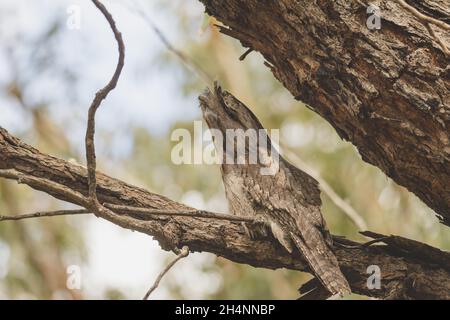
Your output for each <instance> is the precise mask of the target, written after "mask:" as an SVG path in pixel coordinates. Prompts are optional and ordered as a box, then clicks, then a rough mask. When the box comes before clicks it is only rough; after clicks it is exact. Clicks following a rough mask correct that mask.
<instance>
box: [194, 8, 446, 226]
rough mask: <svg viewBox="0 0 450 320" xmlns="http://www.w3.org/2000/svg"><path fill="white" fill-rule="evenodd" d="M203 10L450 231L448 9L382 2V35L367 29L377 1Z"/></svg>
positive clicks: (380, 31)
mask: <svg viewBox="0 0 450 320" xmlns="http://www.w3.org/2000/svg"><path fill="white" fill-rule="evenodd" d="M201 2H203V3H204V5H205V7H206V11H207V12H208V14H210V15H212V16H214V17H216V18H217V19H218V20H220V21H221V22H222V23H223V24H225V25H226V26H227V27H221V31H222V32H223V33H225V34H227V35H229V36H232V37H234V38H236V39H239V40H240V41H241V43H242V44H243V45H244V46H246V47H250V48H252V49H253V50H257V51H259V52H261V53H262V55H263V56H264V57H265V59H266V60H267V61H268V62H269V63H268V64H267V65H268V66H270V68H271V70H272V72H273V73H274V75H275V77H276V78H277V79H278V80H280V81H281V82H282V83H283V85H284V86H285V87H286V88H287V89H288V90H289V91H290V92H291V93H292V95H293V96H294V97H295V98H296V99H299V100H302V101H303V102H305V103H307V104H309V105H310V106H311V107H312V108H313V109H314V110H315V111H316V112H317V113H318V114H320V115H321V116H322V117H323V118H325V119H326V120H327V121H328V122H330V123H331V124H332V125H333V126H334V128H335V129H336V131H337V132H338V134H339V135H340V136H341V137H342V138H343V139H345V140H349V141H351V142H352V143H353V144H354V145H356V146H357V147H358V150H359V152H360V153H361V155H362V157H363V159H364V160H365V161H367V162H369V163H371V164H373V165H376V166H377V167H379V168H380V169H381V170H383V171H384V172H385V173H386V174H387V175H388V176H390V177H391V178H392V179H394V180H395V181H396V182H397V183H398V184H400V185H402V186H405V187H406V188H407V189H408V190H410V191H412V192H414V193H415V194H416V195H417V196H418V197H419V198H420V199H422V200H423V201H424V202H425V203H426V204H427V205H428V206H429V207H430V208H432V209H433V210H435V212H436V213H438V214H439V215H440V216H442V218H443V223H445V224H447V225H450V184H449V183H448V182H449V181H450V130H449V129H448V128H449V126H450V90H449V88H450V68H449V66H448V62H449V59H448V58H447V57H446V56H445V54H444V52H443V50H442V49H441V47H442V45H443V44H444V45H445V44H446V46H447V47H449V43H450V35H449V33H448V28H449V27H448V22H447V21H448V20H449V18H450V7H449V6H448V1H447V0H425V1H419V2H414V1H409V2H408V3H409V4H410V5H414V6H416V9H417V10H416V11H417V12H419V11H420V12H422V13H421V14H420V15H417V13H416V14H413V13H412V12H411V11H410V10H408V9H405V7H403V6H402V5H401V4H400V3H399V2H397V1H387V0H385V1H377V4H378V5H379V7H380V9H381V16H382V21H381V29H380V30H369V29H368V28H367V26H366V21H367V18H368V15H367V13H366V10H367V6H368V5H369V1H356V0H353V1H348V0H334V1H309V0H301V1H298V0H295V1H294V0H280V1H269V2H266V1H259V0H245V1H243V0H201ZM418 16H419V17H420V18H418ZM425 16H426V17H428V18H424V17H425ZM424 19H427V20H426V21H427V22H430V21H431V22H433V27H432V28H433V29H434V31H433V29H431V31H432V32H435V33H439V35H436V34H434V35H433V34H430V32H429V31H428V30H427V27H426V26H424V25H423V21H424ZM430 28H431V27H430ZM436 39H438V40H439V41H437V40H436ZM441 42H442V43H441Z"/></svg>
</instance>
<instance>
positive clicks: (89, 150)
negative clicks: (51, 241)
mask: <svg viewBox="0 0 450 320" xmlns="http://www.w3.org/2000/svg"><path fill="white" fill-rule="evenodd" d="M92 2H93V3H94V5H95V6H96V7H97V8H98V9H99V10H100V12H101V13H102V14H103V15H104V16H105V18H106V20H108V23H109V26H110V27H111V30H112V31H113V33H114V37H115V38H116V41H117V45H118V49H119V60H118V62H117V66H116V70H115V71H114V74H113V76H112V78H111V80H110V81H109V82H108V84H107V85H106V86H105V87H104V88H102V89H100V90H99V91H97V93H96V94H95V98H94V100H93V101H92V103H91V106H90V107H89V112H88V122H87V129H86V138H85V143H86V161H87V169H88V184H89V199H90V201H91V204H92V205H93V206H94V207H97V206H98V201H97V195H96V189H97V179H96V167H97V163H96V159H95V144H94V136H95V113H96V112H97V109H98V108H99V107H100V104H101V102H102V101H103V99H105V98H106V96H107V95H108V94H109V92H111V90H113V89H114V88H115V87H116V85H117V81H118V80H119V77H120V73H121V72H122V68H123V65H124V61H125V45H124V43H123V40H122V34H121V33H120V32H119V30H117V27H116V23H115V21H114V19H113V17H112V16H111V14H110V13H109V12H108V10H107V9H106V8H105V6H104V5H103V4H102V3H101V2H100V1H98V0H92Z"/></svg>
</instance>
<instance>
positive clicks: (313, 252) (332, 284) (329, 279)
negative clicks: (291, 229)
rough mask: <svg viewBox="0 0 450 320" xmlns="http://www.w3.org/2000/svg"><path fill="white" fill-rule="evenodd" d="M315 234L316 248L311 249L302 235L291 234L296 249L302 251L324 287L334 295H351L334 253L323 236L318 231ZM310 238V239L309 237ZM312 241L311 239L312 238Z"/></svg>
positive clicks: (315, 230)
mask: <svg viewBox="0 0 450 320" xmlns="http://www.w3.org/2000/svg"><path fill="white" fill-rule="evenodd" d="M310 232H312V233H314V235H313V237H314V238H315V241H313V243H314V246H313V247H312V246H311V247H310V246H308V244H307V243H306V242H305V240H304V238H303V237H301V236H300V235H297V234H294V233H291V237H292V240H293V242H294V243H295V245H296V247H297V248H298V249H299V250H300V251H301V253H302V254H303V256H304V257H305V259H306V261H307V262H308V264H309V266H310V268H311V269H312V271H313V273H314V274H315V276H316V277H317V278H318V279H319V281H320V282H321V283H322V285H323V286H324V287H325V288H326V289H327V290H328V291H329V292H330V293H331V294H332V295H337V294H338V295H340V296H344V295H346V294H349V293H351V290H350V286H349V284H348V282H347V279H345V277H344V275H343V274H342V272H341V269H340V268H339V264H338V261H337V259H336V256H335V255H334V253H333V251H331V249H330V247H329V246H328V244H327V243H326V242H325V239H324V238H323V235H322V234H321V232H320V231H319V230H317V229H314V231H312V230H311V231H310ZM308 238H310V237H308ZM310 239H311V238H310Z"/></svg>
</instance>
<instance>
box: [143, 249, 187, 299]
mask: <svg viewBox="0 0 450 320" xmlns="http://www.w3.org/2000/svg"><path fill="white" fill-rule="evenodd" d="M188 255H189V247H187V246H184V247H183V248H182V249H181V251H180V253H179V254H178V256H177V257H176V258H175V259H174V260H173V261H172V262H170V263H169V264H168V265H167V266H166V267H165V268H164V270H163V271H162V272H161V273H160V274H159V275H158V277H157V278H156V280H155V282H154V283H153V285H152V286H151V288H150V289H149V290H148V291H147V293H146V294H145V296H144V298H143V299H142V300H148V298H149V297H150V295H151V294H152V292H153V291H155V290H156V288H158V286H159V283H160V282H161V280H162V278H163V277H164V275H165V274H166V273H167V272H168V271H169V270H170V269H171V268H172V267H173V266H174V265H175V264H176V263H177V262H178V261H180V260H181V259H183V258H185V257H187V256H188Z"/></svg>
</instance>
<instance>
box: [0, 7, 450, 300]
mask: <svg viewBox="0 0 450 320" xmlns="http://www.w3.org/2000/svg"><path fill="white" fill-rule="evenodd" d="M152 2H153V1H152ZM194 2H195V0H194V1H173V2H172V1H171V2H166V1H160V0H158V1H157V4H156V5H154V3H153V5H154V7H153V8H157V9H158V10H161V12H164V14H165V15H167V16H170V17H172V21H173V26H172V27H173V28H174V30H175V33H176V34H177V37H176V39H171V40H173V42H174V43H176V47H177V48H178V49H181V50H182V51H183V52H185V53H186V54H188V55H189V56H190V57H192V59H193V60H195V61H196V62H197V63H198V64H199V65H201V66H202V68H203V69H204V70H207V72H208V73H209V74H210V75H212V76H213V77H214V78H217V79H218V80H219V81H220V82H221V84H222V85H223V87H224V88H225V89H226V90H228V91H230V92H232V93H233V94H234V95H236V96H237V97H238V98H239V99H241V100H242V101H243V102H244V103H245V104H246V105H248V106H249V107H250V108H251V109H252V110H253V111H254V113H255V114H256V115H257V116H258V118H259V119H260V120H261V122H262V124H263V125H264V127H266V128H268V129H271V128H276V129H280V130H281V137H280V138H281V140H282V142H283V144H284V145H285V146H287V147H289V148H290V150H291V151H293V152H295V153H296V154H297V155H298V156H299V157H301V158H302V159H303V160H304V161H306V162H307V163H308V164H310V165H311V166H312V167H314V168H315V169H317V170H318V171H320V173H321V175H322V177H323V178H324V179H325V180H326V181H327V182H328V183H329V184H330V185H331V186H332V187H333V188H334V190H335V191H336V192H337V193H338V194H339V195H340V196H341V197H342V198H343V199H345V200H346V201H348V203H350V204H351V205H352V206H353V207H354V208H355V209H356V211H357V212H358V213H359V214H360V215H361V216H362V217H363V218H364V220H365V221H366V223H367V225H368V226H369V229H370V230H373V231H376V232H380V233H385V234H397V235H402V236H405V237H409V238H413V239H416V240H419V241H422V242H426V243H429V244H431V245H434V246H437V247H440V248H444V249H449V248H450V235H449V233H448V232H445V231H446V230H445V229H444V227H443V226H442V225H440V224H439V223H438V221H437V219H436V218H434V216H433V214H432V213H431V212H430V209H428V208H427V207H426V206H425V205H423V204H422V203H421V202H420V201H419V200H418V199H417V198H416V197H415V196H414V195H412V194H411V193H409V192H407V191H406V190H405V189H404V188H402V187H399V186H398V185H396V184H395V183H394V182H393V181H392V180H390V179H389V178H387V177H386V176H385V175H384V174H383V173H382V172H381V171H380V170H379V169H377V168H375V167H373V166H371V165H369V164H366V163H364V162H363V161H362V160H361V157H360V156H359V154H358V153H357V151H356V149H355V148H354V147H353V146H352V145H351V144H350V143H346V142H343V141H342V140H341V139H340V138H339V137H338V136H337V134H336V132H335V131H334V129H333V128H332V127H331V126H330V125H329V124H328V123H327V122H326V121H325V120H323V119H321V118H320V117H319V116H317V115H316V114H315V113H313V112H312V111H310V110H309V108H307V107H306V106H305V105H303V104H302V103H300V102H297V101H295V100H294V99H293V97H292V96H291V95H290V93H289V92H287V90H286V89H284V88H283V87H282V86H281V84H280V83H278V82H277V80H276V79H275V78H274V77H273V75H272V74H271V73H270V71H269V70H268V68H267V67H265V66H264V64H263V63H264V59H263V58H262V57H261V56H260V54H259V53H256V52H252V53H251V54H250V55H249V56H247V58H246V59H245V60H244V61H239V59H238V58H239V56H240V55H241V54H242V53H243V52H244V51H245V50H246V49H245V48H243V47H241V45H240V44H239V43H238V42H237V41H235V40H233V39H230V38H228V37H226V36H224V35H221V34H219V33H218V32H217V29H216V28H214V27H213V26H212V25H213V24H214V23H218V22H217V21H215V20H214V19H213V18H210V17H206V16H205V15H204V14H203V12H202V11H201V10H202V9H201V6H200V5H199V4H198V3H194ZM155 15H156V13H155ZM0 19H1V16H0ZM48 25H49V26H48V28H47V30H46V32H43V33H42V34H40V35H38V36H36V37H35V38H30V39H28V38H27V37H26V36H24V35H21V36H20V39H21V41H24V45H26V46H28V47H30V48H34V50H32V54H31V55H29V56H27V57H26V59H27V61H26V63H25V65H27V66H30V68H31V69H33V70H34V71H33V72H28V73H23V72H19V71H20V70H23V68H24V67H23V66H22V64H23V61H22V60H23V57H21V60H20V61H18V60H17V55H16V53H17V52H15V51H14V50H15V48H13V47H11V46H8V43H7V42H5V47H2V48H1V49H2V50H4V52H7V53H8V54H4V55H1V56H0V58H1V59H7V60H8V61H7V63H8V64H10V65H12V66H14V64H18V65H17V67H16V68H13V69H15V70H16V72H13V73H12V74H11V75H10V78H9V79H7V81H6V82H5V83H6V85H5V86H4V87H3V88H0V90H2V93H1V94H2V95H7V96H8V97H9V98H10V99H12V100H14V101H15V103H16V104H17V106H18V108H19V109H20V110H19V109H18V110H17V112H19V113H23V114H25V115H26V116H27V117H29V118H30V119H31V121H30V122H31V125H29V126H25V128H21V129H20V130H18V131H20V137H22V138H24V139H26V140H27V142H29V143H31V144H33V145H34V146H36V147H37V148H41V149H42V150H45V151H46V152H48V153H51V154H53V155H56V156H60V157H63V158H66V159H69V158H75V159H82V158H83V157H84V156H83V154H82V152H80V151H79V150H82V148H80V146H74V145H72V142H71V141H73V140H71V139H69V138H70V137H68V132H67V130H65V124H62V123H58V121H57V120H56V119H55V118H54V117H53V115H52V113H51V112H49V109H48V105H49V104H51V102H52V101H51V98H50V97H49V101H39V100H33V99H32V98H30V95H27V94H26V92H27V88H28V86H29V85H30V83H32V82H33V77H34V76H36V74H38V73H39V72H44V71H46V72H48V71H49V69H52V68H54V69H55V70H53V72H54V73H57V72H59V74H60V75H61V78H60V79H61V81H64V82H65V83H66V84H67V87H70V86H71V85H73V84H74V83H75V82H77V81H80V79H78V78H77V76H76V74H75V73H74V72H72V71H73V70H71V69H70V68H65V67H64V66H60V65H57V64H56V63H54V62H55V61H57V59H56V57H55V56H53V55H54V54H55V52H54V50H53V48H55V47H57V46H58V41H57V39H58V37H60V36H61V25H62V24H61V22H60V21H58V19H56V21H55V22H54V23H52V22H49V23H48ZM163 31H164V30H163ZM142 32H143V33H150V32H151V30H150V29H148V30H142ZM0 43H3V42H2V41H0ZM42 48H44V49H42ZM55 59H56V60H55ZM157 63H158V72H169V73H171V74H173V75H174V81H176V82H177V87H178V88H179V92H178V93H177V94H179V93H182V94H183V95H184V96H185V97H186V99H196V96H197V95H198V94H199V93H200V92H201V91H202V90H204V87H205V84H204V83H202V82H201V80H199V79H198V78H197V77H196V76H195V75H193V74H192V73H191V72H189V71H188V70H187V69H185V68H184V67H183V66H182V64H181V63H180V61H179V60H178V59H177V58H176V57H175V56H174V55H173V54H172V53H171V52H168V51H166V50H163V51H161V53H160V55H159V59H158V60H157ZM143 69H144V70H139V72H140V73H145V72H149V73H150V72H155V70H154V69H151V67H150V66H143ZM147 69H148V70H147ZM180 70H181V71H180ZM180 74H181V76H180ZM25 76H26V77H25ZM81 80H82V79H81ZM69 91H70V90H68V92H69ZM73 94H74V93H73V92H71V93H68V95H67V97H68V99H74V100H75V101H76V100H77V98H78V97H73V96H71V95H73ZM0 111H1V109H0ZM63 112H67V113H70V112H72V111H71V110H69V109H64V111H63ZM193 120H195V119H185V120H183V121H180V122H177V123H172V124H170V126H168V130H167V131H166V132H165V133H164V134H158V135H157V134H154V133H152V132H151V131H150V130H149V129H148V128H144V127H139V126H133V127H131V128H130V130H129V131H130V132H131V133H132V134H131V139H132V140H133V143H132V148H131V152H130V153H129V154H127V155H126V156H124V157H122V158H120V160H117V161H115V163H114V164H111V163H110V162H108V159H103V160H100V161H101V162H102V163H101V165H102V166H103V167H108V169H109V172H116V173H117V174H118V175H119V176H121V178H122V179H126V180H127V181H129V182H130V183H134V184H138V185H141V186H144V187H146V188H148V189H150V190H152V191H154V192H158V193H161V194H163V195H166V196H168V197H170V198H172V199H174V200H177V201H183V202H186V203H188V204H191V205H195V206H198V207H203V208H205V209H210V210H214V211H222V212H226V211H227V204H226V200H225V197H224V192H223V186H222V183H221V177H220V171H219V168H218V166H207V165H179V166H177V165H174V164H173V163H172V161H171V159H170V153H171V149H172V147H173V146H174V145H175V144H176V142H173V141H171V140H170V135H171V133H172V131H173V130H174V129H176V128H186V129H188V130H189V131H190V132H192V131H193V122H192V121H193ZM197 120H200V112H199V111H198V118H197ZM0 121H1V115H0ZM0 125H1V122H0ZM204 128H206V125H204ZM100 134H101V133H100ZM113 170H114V171H113ZM322 199H323V212H324V215H325V217H326V220H327V222H328V226H329V228H330V230H332V232H333V233H335V234H342V235H345V236H347V237H349V238H352V239H356V240H363V238H362V237H361V236H360V235H359V234H358V230H357V228H356V227H355V226H354V225H353V223H352V222H351V221H350V220H349V219H348V218H347V216H346V215H345V214H344V213H343V212H341V210H340V209H339V208H337V207H336V205H335V204H334V203H333V202H332V201H331V200H330V199H329V198H328V197H327V196H323V197H322ZM0 201H1V202H0V212H1V213H2V214H18V213H24V212H32V211H36V210H54V209H58V208H63V207H64V206H65V205H64V204H61V203H60V202H57V201H56V200H53V199H52V198H51V197H49V196H47V195H45V194H41V193H38V192H33V191H32V190H30V189H27V188H25V187H23V186H17V185H16V184H15V183H12V182H9V181H5V180H0ZM82 226H83V225H82V220H77V219H76V218H71V217H67V218H52V219H42V220H33V221H31V220H30V221H25V222H21V223H17V222H4V223H1V224H0V298H44V299H49V298H75V299H77V298H82V294H81V293H79V292H76V291H70V290H67V289H65V288H66V287H65V267H66V265H67V264H68V263H69V261H78V262H82V261H85V259H86V252H85V250H84V245H83V239H82V235H83V234H82V233H81V232H78V231H79V229H80V227H82ZM202 257H204V258H202ZM196 259H197V258H196ZM2 263H3V264H5V263H6V266H3V265H2ZM187 263H190V264H191V266H193V267H194V268H195V269H196V271H197V272H198V274H196V275H190V277H191V278H192V279H188V278H187V277H185V276H184V275H183V276H181V277H180V276H177V275H175V274H171V273H169V274H168V276H167V278H165V279H164V283H163V284H162V287H163V288H165V289H166V290H168V292H169V296H170V297H173V298H183V299H186V298H193V297H197V298H210V299H214V298H221V299H283V298H285V299H295V298H297V296H298V294H297V288H298V287H299V286H300V284H301V283H303V282H305V281H306V280H308V279H309V278H310V276H309V275H307V274H302V273H299V272H294V271H288V270H276V271H272V270H264V269H257V268H253V267H250V266H246V265H239V264H235V263H232V262H230V261H227V260H225V259H222V258H216V257H211V256H210V255H207V254H202V256H201V257H200V258H199V259H198V260H195V261H194V260H192V259H191V258H189V259H186V262H185V264H187ZM5 270H6V271H5ZM2 271H5V272H2ZM130 272H132V271H131V270H130ZM199 281H203V282H205V283H204V284H203V286H202V289H199V288H198V287H199V286H200V282H199ZM195 290H197V291H195ZM198 290H200V292H198ZM103 297H104V298H106V299H123V298H131V297H130V296H129V295H127V293H126V292H123V291H121V290H120V288H108V289H106V290H105V292H104V293H103ZM355 298H358V297H355Z"/></svg>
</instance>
